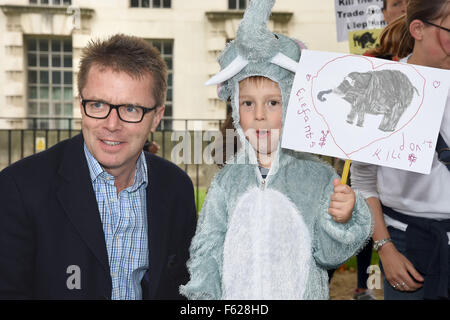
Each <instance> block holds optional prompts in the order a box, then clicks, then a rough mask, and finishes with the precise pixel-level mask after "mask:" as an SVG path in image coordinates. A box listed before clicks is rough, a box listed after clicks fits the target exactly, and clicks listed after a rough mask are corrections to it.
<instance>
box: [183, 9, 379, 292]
mask: <svg viewBox="0 0 450 320" xmlns="http://www.w3.org/2000/svg"><path fill="white" fill-rule="evenodd" d="M274 2H275V1H274V0H252V1H251V2H250V4H249V7H248V8H247V10H246V12H245V15H244V19H243V21H242V22H241V24H240V26H239V29H238V32H237V37H236V39H235V40H234V41H232V42H231V43H230V44H229V45H228V46H227V47H226V48H225V50H224V51H223V53H222V55H221V56H220V58H219V63H220V65H221V67H222V71H221V72H220V73H219V74H217V75H216V76H214V77H213V78H212V79H211V80H210V81H209V82H208V83H207V84H219V85H220V87H219V96H220V97H221V98H222V99H224V100H226V99H227V98H228V97H231V98H232V99H231V100H232V107H233V120H234V125H235V128H236V130H237V132H238V135H239V139H240V141H241V143H242V145H243V147H242V148H241V149H240V151H238V153H237V154H236V155H235V156H234V157H233V158H232V159H230V160H229V161H227V164H226V165H225V166H224V168H223V169H222V170H221V171H219V172H218V174H217V175H216V176H215V178H214V180H213V182H212V183H211V186H210V188H209V190H208V193H207V197H206V199H205V202H204V204H203V208H202V210H201V212H200V214H199V222H198V225H197V231H196V234H195V236H194V238H193V240H192V244H191V248H190V259H189V261H188V269H189V272H190V281H189V282H188V283H187V284H186V285H184V286H181V287H180V293H181V294H183V295H184V296H186V297H187V298H189V299H328V298H329V290H328V275H327V271H326V269H327V268H334V267H336V266H339V265H340V264H342V263H343V262H344V261H346V260H347V259H348V258H350V257H351V256H353V255H354V254H355V253H356V252H357V251H358V250H359V249H360V248H361V247H362V246H363V245H364V244H365V243H366V241H367V240H368V238H369V237H370V235H371V232H372V228H373V222H372V217H371V213H370V211H369V209H368V207H367V204H366V202H365V200H364V199H363V198H362V197H360V196H359V195H357V200H356V203H355V207H354V210H353V215H352V218H351V219H350V220H349V221H348V222H347V223H346V224H339V223H337V222H335V221H334V220H333V219H332V217H331V216H330V215H329V214H328V207H329V202H330V196H331V194H332V193H333V183H332V181H333V179H334V178H336V177H337V175H336V173H335V172H334V170H333V169H332V168H331V167H330V166H329V165H327V164H325V163H323V162H322V161H319V160H318V159H317V158H316V157H314V156H312V155H308V154H304V153H298V152H293V151H289V150H284V149H281V147H280V145H281V143H279V145H278V149H277V151H276V157H275V159H274V161H273V162H272V165H271V168H270V171H269V173H268V175H267V177H266V178H265V179H263V177H262V175H261V173H260V171H259V169H258V163H257V159H256V152H255V150H254V149H253V147H252V146H251V145H250V144H249V142H248V141H247V140H246V138H245V136H244V133H243V130H242V128H241V126H240V124H239V110H238V108H239V81H241V80H243V79H245V78H247V77H250V76H264V77H267V78H269V79H271V80H273V81H275V82H276V83H278V85H279V87H280V89H281V94H282V108H283V109H282V110H283V122H284V117H285V114H286V108H287V103H288V101H289V94H290V91H291V87H292V83H293V79H294V70H295V67H296V65H297V61H298V60H299V58H300V53H301V47H300V46H299V44H298V42H297V41H295V40H293V39H290V38H288V37H286V36H284V35H281V34H273V33H272V32H270V31H269V30H268V29H267V25H266V24H267V21H268V19H269V16H270V12H271V9H272V7H273V5H274Z"/></svg>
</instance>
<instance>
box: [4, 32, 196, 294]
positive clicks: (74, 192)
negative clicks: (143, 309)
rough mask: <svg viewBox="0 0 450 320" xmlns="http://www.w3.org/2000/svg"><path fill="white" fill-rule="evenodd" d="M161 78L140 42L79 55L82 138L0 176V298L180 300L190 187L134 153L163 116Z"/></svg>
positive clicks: (154, 55)
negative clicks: (179, 289) (80, 56)
mask: <svg viewBox="0 0 450 320" xmlns="http://www.w3.org/2000/svg"><path fill="white" fill-rule="evenodd" d="M166 79H167V71H166V66H165V64H164V61H163V60H162V59H161V57H160V55H159V53H158V52H157V51H156V49H154V48H153V47H152V46H151V45H150V44H148V43H147V42H145V41H144V40H141V39H138V38H135V37H130V36H125V35H116V36H113V37H111V38H110V39H108V40H106V41H104V42H101V41H98V42H91V43H90V44H89V45H88V46H87V48H86V49H85V50H84V52H83V56H82V59H81V63H80V71H79V74H78V91H79V101H80V102H79V103H80V110H81V114H82V134H80V135H78V136H76V137H74V138H72V139H69V140H66V141H63V142H61V143H58V144H57V145H55V146H54V147H52V148H50V149H49V150H47V151H44V152H41V153H39V154H36V155H34V156H31V157H29V158H26V159H23V160H21V161H18V162H16V163H15V164H13V165H11V166H10V167H8V168H6V169H4V170H3V171H2V172H0V203H1V208H0V298H3V299H34V298H37V299H143V298H144V299H176V298H181V296H179V293H178V287H179V285H180V284H184V283H186V282H187V281H188V273H187V270H186V260H187V258H188V248H189V245H190V241H191V238H192V236H193V234H194V232H195V226H196V211H195V203H194V193H193V187H192V182H191V181H190V179H189V177H188V176H187V175H186V174H185V173H184V172H183V171H182V170H180V169H179V168H178V167H177V166H175V165H173V164H171V163H170V162H168V161H166V160H164V159H161V158H159V157H157V156H155V155H152V154H150V153H147V152H146V153H144V152H143V151H142V148H143V146H144V143H145V141H146V140H147V137H148V135H149V133H150V132H154V131H155V129H156V128H157V126H158V124H159V122H160V120H161V118H162V116H163V113H164V100H165V92H166V88H167V82H166V81H167V80H166Z"/></svg>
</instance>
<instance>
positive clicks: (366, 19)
mask: <svg viewBox="0 0 450 320" xmlns="http://www.w3.org/2000/svg"><path fill="white" fill-rule="evenodd" d="M334 8H335V13H336V30H337V41H338V42H342V41H346V40H347V38H348V32H349V31H353V30H363V29H379V28H384V27H385V26H386V22H385V21H384V16H383V12H382V8H383V0H334Z"/></svg>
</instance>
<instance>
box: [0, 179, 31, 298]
mask: <svg viewBox="0 0 450 320" xmlns="http://www.w3.org/2000/svg"><path fill="white" fill-rule="evenodd" d="M0 203H1V208H0V299H31V298H32V294H33V293H32V292H33V275H34V268H33V265H34V261H33V252H34V241H33V233H32V227H31V223H30V219H29V217H28V216H27V214H26V212H25V209H24V207H23V201H22V199H21V195H20V193H19V190H18V187H17V185H16V183H15V182H14V181H13V179H12V178H11V177H9V176H8V175H7V173H6V172H5V170H4V171H2V172H0Z"/></svg>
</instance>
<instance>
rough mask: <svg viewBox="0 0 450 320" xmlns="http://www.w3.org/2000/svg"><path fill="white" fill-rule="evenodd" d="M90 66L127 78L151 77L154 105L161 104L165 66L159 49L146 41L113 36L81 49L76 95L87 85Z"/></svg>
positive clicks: (93, 41) (164, 82) (165, 85)
mask: <svg viewBox="0 0 450 320" xmlns="http://www.w3.org/2000/svg"><path fill="white" fill-rule="evenodd" d="M93 65H96V66H99V67H104V68H111V69H112V70H114V71H116V72H125V73H127V74H128V75H129V76H130V77H132V78H135V79H142V78H143V77H145V76H146V75H148V74H149V75H151V76H152V77H153V82H154V88H153V97H154V99H155V102H156V105H158V106H160V105H163V104H164V102H165V100H166V91H167V66H166V63H165V62H164V60H163V59H162V58H161V55H160V53H159V52H158V50H157V49H156V48H155V47H153V46H152V45H151V44H150V43H149V42H147V41H145V40H143V39H141V38H138V37H134V36H128V35H124V34H116V35H114V36H112V37H110V38H109V39H107V40H104V41H101V40H91V41H90V42H89V44H88V45H87V47H86V48H84V49H83V52H82V56H81V61H80V70H79V73H78V92H79V94H81V92H82V90H83V88H84V87H85V86H86V82H87V76H88V73H89V70H90V69H91V67H92V66H93Z"/></svg>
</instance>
